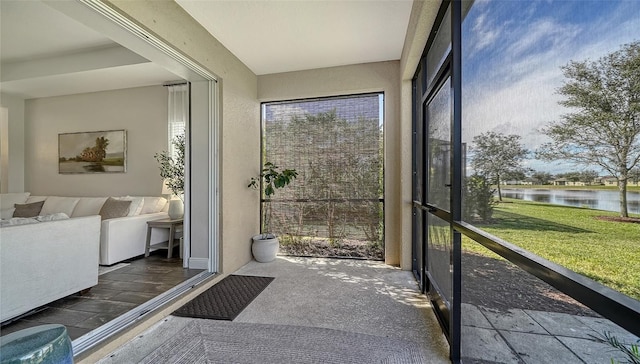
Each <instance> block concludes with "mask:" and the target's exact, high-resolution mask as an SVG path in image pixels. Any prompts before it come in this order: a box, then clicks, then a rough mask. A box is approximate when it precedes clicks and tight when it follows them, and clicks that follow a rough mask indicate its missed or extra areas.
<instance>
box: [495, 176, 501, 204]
mask: <svg viewBox="0 0 640 364" xmlns="http://www.w3.org/2000/svg"><path fill="white" fill-rule="evenodd" d="M496 182H497V183H498V201H500V202H502V190H500V176H498V177H496Z"/></svg>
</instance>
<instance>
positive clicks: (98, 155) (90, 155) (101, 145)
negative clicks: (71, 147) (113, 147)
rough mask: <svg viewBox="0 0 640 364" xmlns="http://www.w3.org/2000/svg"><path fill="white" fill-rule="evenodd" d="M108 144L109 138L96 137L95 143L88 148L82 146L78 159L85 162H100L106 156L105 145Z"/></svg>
mask: <svg viewBox="0 0 640 364" xmlns="http://www.w3.org/2000/svg"><path fill="white" fill-rule="evenodd" d="M108 145H109V139H107V138H105V137H99V138H96V145H95V146H93V147H91V148H89V147H87V148H84V150H83V151H82V154H81V155H80V158H81V159H80V160H83V161H85V162H102V160H103V159H104V158H105V157H106V156H107V146H108Z"/></svg>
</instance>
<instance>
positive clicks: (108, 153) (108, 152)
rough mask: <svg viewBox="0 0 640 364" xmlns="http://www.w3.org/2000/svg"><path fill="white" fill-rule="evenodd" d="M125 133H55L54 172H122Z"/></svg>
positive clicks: (124, 163)
mask: <svg viewBox="0 0 640 364" xmlns="http://www.w3.org/2000/svg"><path fill="white" fill-rule="evenodd" d="M126 171H127V132H126V130H124V129H122V130H104V131H88V132H76V133H60V134H58V173H59V174H88V173H125V172H126Z"/></svg>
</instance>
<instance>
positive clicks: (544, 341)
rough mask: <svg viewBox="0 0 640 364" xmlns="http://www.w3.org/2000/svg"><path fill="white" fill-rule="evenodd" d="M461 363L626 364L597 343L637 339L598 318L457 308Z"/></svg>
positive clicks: (609, 348)
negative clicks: (605, 338)
mask: <svg viewBox="0 0 640 364" xmlns="http://www.w3.org/2000/svg"><path fill="white" fill-rule="evenodd" d="M462 324H463V327H462V357H463V363H465V364H466V363H483V364H484V363H487V362H490V363H518V364H520V363H527V364H529V363H541V364H542V363H563V364H572V363H577V364H585V363H586V364H591V363H593V364H596V363H600V364H608V363H611V359H614V360H616V362H620V363H626V362H627V360H628V358H625V357H624V355H622V353H621V352H620V351H618V350H616V349H614V348H612V347H611V346H608V345H606V344H604V343H601V342H598V341H597V340H596V339H595V338H596V337H602V335H603V333H604V332H609V333H611V334H612V335H614V336H615V337H616V338H617V339H618V340H619V341H620V342H623V343H625V344H634V343H635V344H638V343H640V341H638V340H639V338H638V337H636V336H634V335H632V334H631V333H629V332H628V331H626V330H624V329H623V328H621V327H620V326H618V325H616V324H614V323H612V322H611V321H609V320H607V319H603V318H596V317H585V316H575V315H569V314H564V313H556V312H544V311H534V310H520V309H514V310H509V312H508V313H504V312H496V311H493V310H490V309H487V308H484V307H476V306H473V305H469V304H463V305H462Z"/></svg>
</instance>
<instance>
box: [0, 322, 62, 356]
mask: <svg viewBox="0 0 640 364" xmlns="http://www.w3.org/2000/svg"><path fill="white" fill-rule="evenodd" d="M0 363H1V364H18V363H20V364H27V363H29V364H31V363H34V364H35V363H38V364H54V363H55V364H67V363H71V364H73V348H72V346H71V339H70V338H69V335H68V334H67V328H66V327H64V326H62V325H41V326H35V327H30V328H28V329H24V330H20V331H17V332H14V333H11V334H9V335H6V336H3V337H0Z"/></svg>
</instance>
